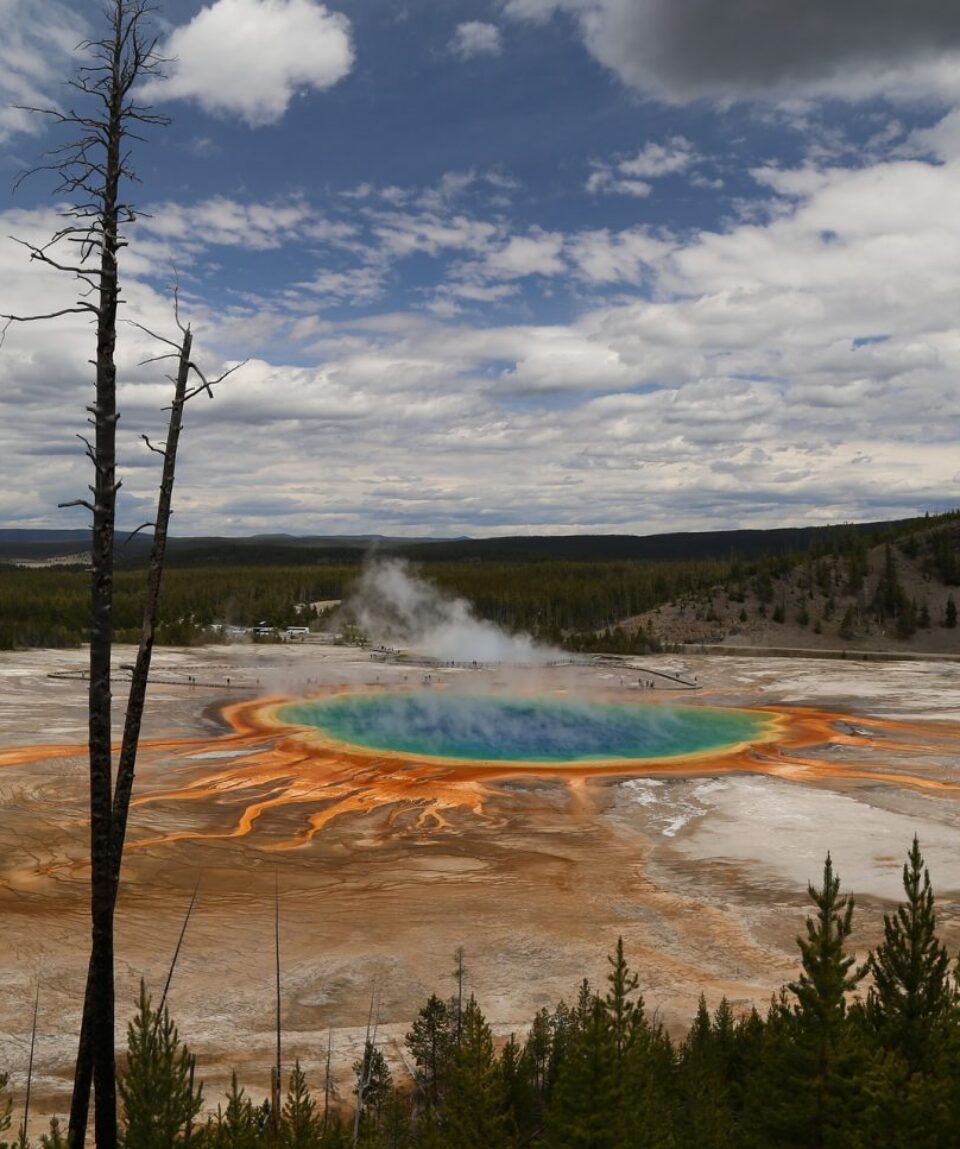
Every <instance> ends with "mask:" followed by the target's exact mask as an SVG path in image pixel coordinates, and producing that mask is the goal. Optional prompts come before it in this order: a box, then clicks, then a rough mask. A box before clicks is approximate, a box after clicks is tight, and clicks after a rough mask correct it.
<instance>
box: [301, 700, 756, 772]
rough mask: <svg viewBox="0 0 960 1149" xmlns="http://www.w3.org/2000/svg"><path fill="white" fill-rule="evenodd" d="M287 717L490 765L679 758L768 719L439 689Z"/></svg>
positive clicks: (337, 735) (380, 744)
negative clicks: (440, 690) (469, 693)
mask: <svg viewBox="0 0 960 1149" xmlns="http://www.w3.org/2000/svg"><path fill="white" fill-rule="evenodd" d="M278 716H279V718H280V719H281V721H283V722H289V723H291V724H293V725H297V726H314V727H317V728H318V729H320V730H322V731H323V732H324V733H325V734H326V735H327V736H328V737H330V738H333V739H335V740H336V741H338V742H347V743H350V744H351V745H355V746H362V747H365V748H367V749H370V750H385V751H390V750H392V751H395V752H401V753H405V754H417V755H424V756H426V757H431V758H460V759H467V760H474V761H484V762H524V761H526V762H579V761H585V760H590V759H593V760H596V759H601V760H602V759H617V760H619V759H629V758H671V757H675V756H677V755H679V754H693V753H697V752H699V751H704V750H714V749H718V748H721V747H725V746H730V745H732V744H734V743H737V742H747V741H752V740H754V739H756V738H758V737H759V736H760V734H761V733H762V731H763V729H764V722H765V720H764V717H763V716H758V715H754V714H750V713H748V712H746V711H743V710H722V709H719V708H714V707H700V706H667V705H650V704H644V703H637V704H636V705H620V704H613V703H600V702H587V701H583V700H565V699H556V698H540V697H538V698H506V697H500V696H497V695H462V694H448V693H441V692H433V691H419V692H414V693H410V694H406V693H404V694H340V695H335V696H333V697H331V698H321V699H317V700H315V701H312V702H300V703H294V704H292V705H289V706H284V707H282V708H281V709H280V711H279V713H278Z"/></svg>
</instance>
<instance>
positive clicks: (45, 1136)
mask: <svg viewBox="0 0 960 1149" xmlns="http://www.w3.org/2000/svg"><path fill="white" fill-rule="evenodd" d="M40 1149H69V1146H68V1143H67V1131H66V1129H64V1128H63V1127H62V1126H61V1125H60V1119H59V1118H58V1117H51V1118H50V1132H49V1133H41V1134H40Z"/></svg>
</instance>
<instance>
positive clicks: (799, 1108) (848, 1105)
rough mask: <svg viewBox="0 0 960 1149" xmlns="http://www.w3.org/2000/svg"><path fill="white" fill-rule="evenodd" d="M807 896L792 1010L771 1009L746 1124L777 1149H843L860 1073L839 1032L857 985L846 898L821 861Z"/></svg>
mask: <svg viewBox="0 0 960 1149" xmlns="http://www.w3.org/2000/svg"><path fill="white" fill-rule="evenodd" d="M808 891H809V895H810V898H811V900H812V901H813V903H814V905H815V906H816V910H817V912H816V915H815V916H814V917H809V918H807V930H806V937H799V938H797V944H798V945H799V947H800V956H801V972H800V977H799V978H798V979H797V980H796V981H795V982H792V983H791V984H790V985H789V987H788V989H789V992H790V993H791V994H793V996H794V998H795V1004H794V1006H793V1008H792V1009H790V1008H789V1006H788V1003H787V1000H786V998H781V999H779V1000H777V1001H775V1002H774V1004H773V1006H772V1007H771V1011H770V1014H769V1015H768V1018H767V1023H766V1027H765V1030H766V1041H765V1055H764V1067H763V1074H762V1075H761V1077H760V1078H759V1079H758V1082H757V1085H758V1086H759V1091H758V1093H755V1096H754V1105H753V1108H752V1110H751V1118H752V1119H753V1120H754V1121H756V1122H757V1124H758V1125H759V1126H760V1128H761V1130H765V1136H766V1138H767V1141H768V1142H769V1141H772V1142H773V1143H774V1144H776V1145H777V1146H782V1147H783V1149H787V1147H794V1149H847V1147H848V1146H849V1145H850V1129H851V1125H852V1124H853V1122H854V1121H855V1119H856V1117H857V1113H856V1106H855V1104H854V1101H855V1098H856V1093H857V1089H858V1086H859V1081H858V1078H859V1074H860V1064H859V1057H858V1051H857V1049H856V1048H855V1046H854V1044H853V1041H852V1036H851V1034H850V1027H849V1026H847V1025H846V1012H847V1008H846V995H847V993H848V992H850V991H851V990H853V989H854V988H855V987H856V985H857V982H858V980H859V975H858V973H857V972H856V970H854V968H853V967H854V964H855V963H854V959H853V957H851V956H849V955H848V954H847V953H846V950H845V946H846V942H847V939H848V938H849V936H850V931H851V929H852V924H853V899H852V898H848V897H846V896H841V895H840V879H839V878H838V877H837V876H836V875H835V874H834V872H833V862H832V860H831V858H830V855H829V854H827V858H826V862H825V863H824V868H823V885H822V886H821V888H820V889H817V888H815V887H814V886H813V885H812V884H811V885H810V886H809V887H808ZM759 1143H760V1144H765V1143H767V1142H764V1141H763V1139H761V1141H760V1142H759Z"/></svg>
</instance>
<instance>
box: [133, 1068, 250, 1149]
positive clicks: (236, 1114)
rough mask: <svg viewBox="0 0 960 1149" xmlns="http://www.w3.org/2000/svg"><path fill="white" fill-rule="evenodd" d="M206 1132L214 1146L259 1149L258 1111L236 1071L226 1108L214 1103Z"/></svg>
mask: <svg viewBox="0 0 960 1149" xmlns="http://www.w3.org/2000/svg"><path fill="white" fill-rule="evenodd" d="M206 1132H207V1137H206V1139H205V1141H204V1145H205V1146H206V1145H207V1144H209V1145H211V1146H213V1149H258V1146H259V1144H260V1122H259V1120H258V1117H257V1111H256V1109H254V1107H253V1103H252V1102H251V1100H250V1098H249V1097H248V1096H247V1094H246V1091H245V1090H244V1089H243V1087H242V1086H239V1085H238V1084H237V1075H236V1072H234V1073H233V1074H232V1075H231V1078H230V1092H229V1093H228V1094H227V1108H226V1110H224V1109H223V1108H222V1106H220V1105H218V1106H217V1114H216V1117H214V1118H213V1120H212V1121H211V1123H210V1126H209V1128H208V1130H207V1131H206ZM131 1149H132V1147H131Z"/></svg>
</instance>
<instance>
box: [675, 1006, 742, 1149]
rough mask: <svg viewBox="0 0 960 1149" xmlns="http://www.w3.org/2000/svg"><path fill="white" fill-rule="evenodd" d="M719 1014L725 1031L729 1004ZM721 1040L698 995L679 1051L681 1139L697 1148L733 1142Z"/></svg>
mask: <svg viewBox="0 0 960 1149" xmlns="http://www.w3.org/2000/svg"><path fill="white" fill-rule="evenodd" d="M724 1004H725V1003H724ZM721 1017H722V1021H723V1026H724V1030H726V1027H727V1024H728V1020H731V1019H729V1007H727V1011H726V1012H724V1013H723V1014H722V1015H721ZM723 1040H724V1037H722V1036H721V1032H720V1030H719V1029H718V1028H715V1027H714V1024H713V1022H712V1020H711V1017H710V1013H709V1010H708V1009H707V1002H706V998H704V996H703V994H701V995H700V1002H699V1004H698V1006H697V1014H696V1017H695V1018H694V1021H693V1025H692V1026H691V1027H690V1032H689V1033H688V1034H687V1038H686V1040H685V1041H684V1043H683V1047H682V1049H681V1051H680V1071H681V1087H682V1088H681V1093H682V1098H683V1105H682V1109H681V1113H682V1126H683V1129H684V1140H685V1142H686V1143H688V1144H690V1145H696V1146H698V1147H699V1149H728V1147H732V1146H733V1145H734V1144H735V1140H734V1128H733V1122H732V1118H731V1115H730V1110H729V1105H728V1101H727V1092H728V1091H727V1083H726V1076H725V1069H726V1066H725V1061H724V1049H723Z"/></svg>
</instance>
